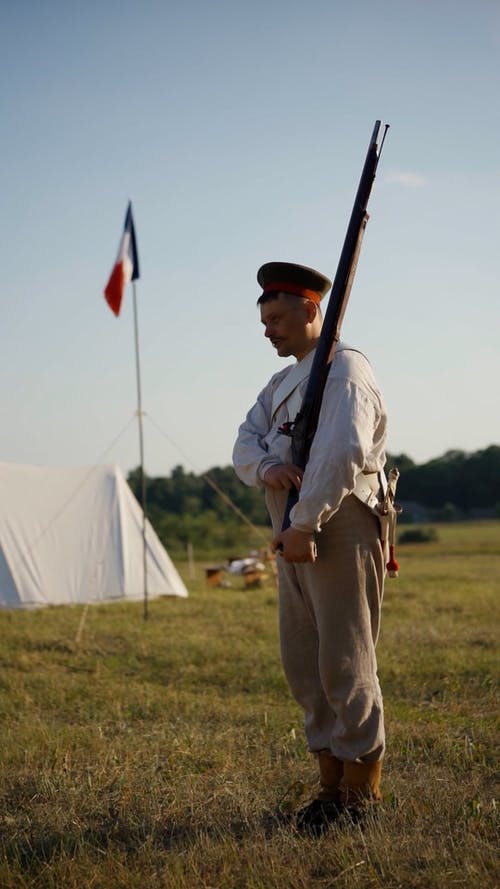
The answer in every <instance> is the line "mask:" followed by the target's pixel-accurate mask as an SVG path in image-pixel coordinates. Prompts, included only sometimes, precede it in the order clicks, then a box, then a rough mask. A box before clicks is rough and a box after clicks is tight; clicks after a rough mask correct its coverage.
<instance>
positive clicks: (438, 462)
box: [128, 445, 500, 554]
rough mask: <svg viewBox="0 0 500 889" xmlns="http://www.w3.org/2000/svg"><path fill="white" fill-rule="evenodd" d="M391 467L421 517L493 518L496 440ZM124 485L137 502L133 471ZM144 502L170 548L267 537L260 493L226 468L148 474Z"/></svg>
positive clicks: (244, 544) (499, 452)
mask: <svg viewBox="0 0 500 889" xmlns="http://www.w3.org/2000/svg"><path fill="white" fill-rule="evenodd" d="M393 466H397V467H398V469H399V470H400V473H401V476H400V480H399V484H398V500H399V501H400V502H401V503H402V504H403V506H405V504H406V503H408V504H412V505H415V504H417V505H419V506H420V507H421V508H422V509H424V510H426V511H427V514H426V517H434V518H440V519H443V518H448V519H454V518H461V517H464V518H470V517H471V515H474V513H475V512H476V513H477V514H480V513H481V512H484V513H488V512H489V513H491V514H493V515H494V514H496V515H500V446H499V445H490V446H489V447H488V448H485V449H484V450H481V451H475V452H474V453H466V452H465V451H460V450H453V451H447V452H446V453H445V454H443V456H441V457H438V458H436V459H433V460H430V461H429V462H427V463H422V464H419V465H417V464H416V463H414V461H413V460H412V459H411V458H410V457H408V456H407V455H406V454H389V455H388V458H387V468H391V467H393ZM207 476H208V478H209V480H210V481H207ZM128 482H129V484H130V486H131V488H132V490H133V492H134V494H135V496H136V497H137V499H138V500H140V490H141V484H140V469H139V468H138V469H134V470H133V471H132V472H130V474H129V476H128ZM210 482H211V483H210ZM146 499H147V513H148V517H149V518H150V520H151V522H152V524H153V525H154V527H155V529H156V531H157V533H158V534H159V536H160V539H161V540H162V541H163V543H164V544H165V545H166V546H167V547H168V548H169V549H174V550H176V549H177V550H179V549H181V548H184V549H185V547H186V546H187V545H188V544H189V543H192V544H193V546H197V547H198V548H199V547H201V548H203V549H204V550H210V549H212V548H213V549H214V550H215V549H217V548H219V549H220V548H221V547H222V548H226V549H227V550H228V551H229V550H231V549H232V550H234V554H237V552H238V551H239V550H241V551H242V553H243V554H245V552H246V550H247V548H248V545H249V543H251V545H253V546H254V547H260V546H262V545H263V536H264V537H265V536H266V535H267V536H269V537H270V528H269V519H268V516H267V512H266V508H265V504H264V496H263V492H262V491H261V490H258V489H256V488H249V487H247V486H246V485H243V484H242V483H241V482H240V481H239V479H238V478H237V477H236V475H235V473H234V470H233V468H232V467H231V466H225V467H214V468H213V469H210V470H208V472H207V473H204V474H201V475H195V474H194V473H192V472H186V471H185V470H184V468H183V467H182V466H176V467H175V468H174V469H173V470H172V472H171V474H170V476H168V477H157V478H152V477H147V479H146ZM228 501H230V503H231V504H233V508H232V507H231V506H230V505H229V504H228ZM234 507H235V508H236V510H238V511H239V512H240V513H241V514H243V516H245V518H246V520H247V521H246V523H245V522H244V521H243V520H242V518H241V515H238V514H237V512H236V511H235V509H234ZM403 515H404V519H403V520H406V521H411V519H412V507H411V506H410V507H409V508H408V509H406V508H405V512H404V513H403ZM250 526H254V528H255V529H256V531H255V532H253V531H252V528H251V527H250ZM257 531H260V534H261V535H262V536H259V534H258V533H257ZM240 554H241V553H240Z"/></svg>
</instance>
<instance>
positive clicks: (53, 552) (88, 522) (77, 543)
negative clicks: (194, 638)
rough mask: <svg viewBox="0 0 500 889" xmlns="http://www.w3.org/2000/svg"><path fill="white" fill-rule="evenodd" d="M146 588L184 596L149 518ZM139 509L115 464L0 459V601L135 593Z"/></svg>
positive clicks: (15, 604) (140, 589) (19, 604)
mask: <svg viewBox="0 0 500 889" xmlns="http://www.w3.org/2000/svg"><path fill="white" fill-rule="evenodd" d="M146 541H147V581H148V596H151V597H153V596H159V595H173V596H187V590H186V587H185V586H184V584H183V582H182V580H181V578H180V576H179V574H178V572H177V570H176V569H175V567H174V565H173V564H172V561H171V560H170V558H169V556H168V554H167V552H166V550H165V548H164V547H163V546H162V544H161V543H160V541H159V539H158V537H157V535H156V533H155V531H154V530H153V528H152V526H151V525H150V524H149V523H147V531H146ZM143 595H144V579H143V539H142V510H141V508H140V506H139V504H138V503H137V501H136V499H135V497H134V495H133V494H132V491H131V490H130V488H129V486H128V484H127V482H126V481H125V478H124V477H123V474H122V472H121V470H120V469H119V468H118V467H117V466H96V467H93V468H91V467H49V466H22V465H16V464H9V463H0V607H2V608H35V607H39V606H43V605H63V604H70V603H74V604H76V603H86V602H105V601H109V600H117V599H141V598H142V597H143Z"/></svg>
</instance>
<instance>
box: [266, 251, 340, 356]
mask: <svg viewBox="0 0 500 889" xmlns="http://www.w3.org/2000/svg"><path fill="white" fill-rule="evenodd" d="M257 281H258V283H259V284H260V286H261V287H262V289H263V292H262V294H261V296H260V297H259V299H258V300H257V305H259V306H260V316H261V320H262V323H263V324H264V326H265V336H266V337H268V339H270V340H271V343H272V344H273V346H274V347H275V349H276V351H277V353H278V355H279V356H280V357H282V358H287V357H289V356H290V355H294V356H295V358H297V360H299V361H300V360H301V359H302V358H304V357H305V356H306V355H307V353H308V352H310V351H311V349H313V348H314V347H315V345H316V343H317V340H318V337H319V334H320V332H321V325H322V316H321V309H320V301H321V299H322V298H323V296H324V295H325V294H326V293H327V292H328V290H329V289H330V287H331V286H332V284H331V281H329V280H328V278H326V277H325V276H324V275H321V274H320V273H319V272H317V271H315V270H314V269H310V268H307V267H306V266H302V265H295V264H294V263H291V262H268V263H266V264H265V265H263V266H261V268H260V269H259V271H258V272H257Z"/></svg>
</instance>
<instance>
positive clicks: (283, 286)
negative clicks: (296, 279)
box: [264, 281, 321, 305]
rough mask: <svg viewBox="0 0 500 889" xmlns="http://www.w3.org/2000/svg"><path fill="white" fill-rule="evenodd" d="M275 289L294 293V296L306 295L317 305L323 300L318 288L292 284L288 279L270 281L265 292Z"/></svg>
mask: <svg viewBox="0 0 500 889" xmlns="http://www.w3.org/2000/svg"><path fill="white" fill-rule="evenodd" d="M275 290H279V291H280V292H281V293H293V294H294V296H305V298H306V299H311V300H312V301H313V303H316V305H319V304H320V302H321V297H320V295H319V293H317V291H316V290H308V289H307V288H306V287H300V286H299V285H298V284H290V283H289V282H287V281H270V282H269V284H266V286H265V289H264V293H270V292H271V291H275Z"/></svg>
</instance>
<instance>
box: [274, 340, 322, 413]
mask: <svg viewBox="0 0 500 889" xmlns="http://www.w3.org/2000/svg"><path fill="white" fill-rule="evenodd" d="M315 352H316V349H313V350H312V351H311V352H308V354H307V355H306V357H305V358H303V359H302V361H297V364H294V365H293V366H292V367H291V368H290V370H289V372H288V373H287V375H286V376H285V377H284V378H283V379H282V381H281V383H280V384H279V386H278V387H277V389H276V390H275V391H274V392H273V401H272V405H271V419H272V418H273V417H274V415H275V413H276V411H277V410H278V408H279V406H280V405H281V404H283V402H284V401H287V399H288V398H290V396H291V394H292V392H294V391H295V390H297V387H298V386H300V384H301V383H302V381H303V380H305V379H307V377H308V376H309V373H310V371H311V367H312V363H313V360H314V355H315ZM297 394H298V393H297ZM299 409H300V399H299V405H298V407H297V410H296V411H295V413H297V412H298V410H299ZM289 415H290V411H289ZM292 419H293V418H292Z"/></svg>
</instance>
